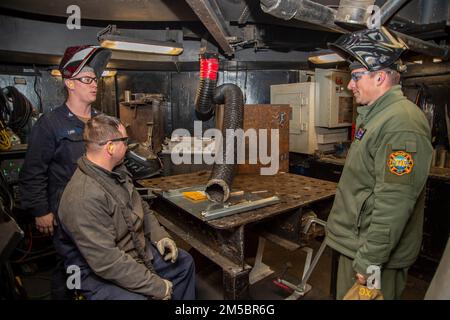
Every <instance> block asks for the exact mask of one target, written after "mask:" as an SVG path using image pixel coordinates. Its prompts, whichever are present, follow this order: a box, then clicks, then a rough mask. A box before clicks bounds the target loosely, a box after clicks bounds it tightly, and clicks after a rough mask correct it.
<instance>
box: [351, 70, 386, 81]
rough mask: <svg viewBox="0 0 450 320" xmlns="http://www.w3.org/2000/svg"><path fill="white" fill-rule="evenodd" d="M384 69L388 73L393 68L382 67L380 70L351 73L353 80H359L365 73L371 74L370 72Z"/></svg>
mask: <svg viewBox="0 0 450 320" xmlns="http://www.w3.org/2000/svg"><path fill="white" fill-rule="evenodd" d="M381 71H384V72H386V73H392V70H386V69H382V70H379V71H360V72H353V73H351V74H350V76H351V78H352V80H353V81H355V82H357V81H358V80H360V79H361V78H362V76H363V75H365V74H369V73H373V72H381Z"/></svg>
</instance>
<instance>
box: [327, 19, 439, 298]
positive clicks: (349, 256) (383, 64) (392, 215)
mask: <svg viewBox="0 0 450 320" xmlns="http://www.w3.org/2000/svg"><path fill="white" fill-rule="evenodd" d="M329 47H330V49H332V50H334V51H335V52H336V53H338V54H339V55H341V56H342V57H344V58H345V59H347V60H349V62H350V71H351V80H350V82H349V84H348V89H349V90H352V92H353V95H354V97H355V100H356V102H357V103H358V104H360V105H361V107H359V108H358V118H357V121H356V135H355V139H354V141H353V143H352V145H351V147H350V150H349V153H348V156H347V159H346V162H345V166H344V170H343V172H342V176H341V178H340V181H339V184H338V186H337V191H336V197H335V200H334V204H333V208H332V210H331V213H330V216H329V218H328V222H327V228H326V243H327V244H328V245H329V246H330V247H332V248H333V249H335V250H336V251H338V252H339V253H340V254H341V255H340V258H339V267H338V277H337V298H338V299H342V298H343V296H344V295H345V293H346V292H347V291H348V290H349V289H350V288H351V287H352V286H353V284H354V283H355V282H359V283H360V284H363V285H364V284H368V283H367V280H368V279H369V280H373V279H375V280H380V281H379V283H378V284H379V285H380V289H381V292H382V293H383V295H384V298H385V299H399V298H400V297H401V295H402V292H403V290H404V288H405V285H406V277H407V271H408V268H409V267H410V266H411V265H412V264H413V263H414V261H415V260H416V258H417V256H418V254H419V251H420V246H421V242H422V226H423V211H424V201H425V183H426V180H427V177H428V172H429V169H430V164H431V154H432V146H431V132H430V131H431V130H430V127H429V125H428V122H427V120H426V118H425V115H424V113H423V112H422V111H421V110H420V109H419V107H417V106H416V105H415V104H414V103H412V102H410V101H409V100H408V99H407V98H406V97H405V96H404V95H403V93H402V90H401V86H400V85H399V82H400V73H401V72H403V71H405V69H406V68H405V66H404V65H403V64H402V63H401V61H400V56H401V54H402V53H403V52H404V51H405V50H406V49H407V47H406V45H405V44H404V43H403V42H402V41H401V40H400V39H398V38H396V37H395V36H394V35H392V34H391V33H390V32H389V31H388V30H387V29H386V28H384V27H383V28H381V29H371V30H362V31H358V32H354V33H349V34H345V35H343V36H342V37H341V38H339V39H338V40H337V41H336V42H335V43H332V44H329ZM378 268H379V269H378ZM372 270H380V271H381V273H380V275H381V277H380V279H376V278H377V277H376V275H377V274H378V273H377V272H375V273H373V271H372ZM372 274H374V275H375V277H370V276H371V275H372ZM370 284H373V283H369V284H368V285H370ZM378 284H376V286H378Z"/></svg>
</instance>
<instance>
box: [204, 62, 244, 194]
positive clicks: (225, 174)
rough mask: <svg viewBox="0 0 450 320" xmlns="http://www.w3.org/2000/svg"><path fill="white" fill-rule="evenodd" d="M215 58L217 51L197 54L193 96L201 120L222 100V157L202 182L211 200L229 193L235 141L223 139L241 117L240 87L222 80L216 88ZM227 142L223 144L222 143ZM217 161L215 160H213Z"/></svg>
mask: <svg viewBox="0 0 450 320" xmlns="http://www.w3.org/2000/svg"><path fill="white" fill-rule="evenodd" d="M218 69H219V60H218V57H217V54H214V53H203V54H201V55H200V85H199V87H198V90H197V95H196V97H195V111H196V114H197V117H198V118H199V119H200V120H202V121H207V120H209V119H211V117H212V116H213V115H214V111H215V104H225V110H224V115H223V126H222V137H223V143H222V145H223V152H222V159H220V160H222V161H216V163H215V164H214V167H213V170H212V172H211V176H210V177H209V181H208V183H207V184H206V195H207V196H208V199H209V200H211V201H215V202H225V201H227V200H228V198H229V197H230V190H231V185H232V182H233V178H234V171H235V167H236V164H237V154H236V142H235V140H234V139H233V141H230V142H228V141H227V140H226V130H227V129H232V130H236V129H241V128H242V126H243V118H244V99H243V94H242V91H241V89H240V88H239V87H238V86H236V85H234V84H224V85H221V86H220V87H218V88H217V89H216V84H217V72H218ZM227 143H228V144H229V145H226V144H227ZM227 150H230V151H231V150H232V152H233V155H234V159H233V162H232V163H229V164H227V163H226V159H227V153H228V152H227ZM217 162H219V163H217Z"/></svg>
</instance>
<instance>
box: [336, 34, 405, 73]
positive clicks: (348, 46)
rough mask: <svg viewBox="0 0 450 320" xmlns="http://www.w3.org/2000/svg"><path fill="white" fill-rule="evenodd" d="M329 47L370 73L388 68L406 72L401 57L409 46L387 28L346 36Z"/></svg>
mask: <svg viewBox="0 0 450 320" xmlns="http://www.w3.org/2000/svg"><path fill="white" fill-rule="evenodd" d="M328 47H329V48H330V49H331V50H333V51H335V52H336V53H337V54H338V55H340V56H341V57H343V58H344V59H346V60H348V61H349V62H351V63H352V65H354V66H362V67H364V68H366V69H367V70H369V71H379V70H382V69H386V68H389V69H393V70H395V71H398V72H404V71H405V70H406V66H405V65H403V63H402V62H401V60H400V56H401V55H402V53H403V52H405V51H406V50H407V49H408V46H407V45H406V44H405V43H404V42H403V41H402V40H401V39H399V38H398V37H396V36H395V35H393V34H392V33H391V32H390V31H389V30H388V29H387V28H385V27H381V29H365V30H360V31H357V32H352V33H347V34H344V35H343V36H341V37H340V38H339V39H337V40H336V42H334V43H328Z"/></svg>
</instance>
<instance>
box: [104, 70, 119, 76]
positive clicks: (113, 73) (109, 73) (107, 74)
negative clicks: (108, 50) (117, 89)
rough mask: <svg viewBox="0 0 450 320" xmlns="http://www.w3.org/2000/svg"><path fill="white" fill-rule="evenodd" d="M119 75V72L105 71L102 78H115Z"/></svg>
mask: <svg viewBox="0 0 450 320" xmlns="http://www.w3.org/2000/svg"><path fill="white" fill-rule="evenodd" d="M116 74H117V70H104V71H103V72H102V77H114V76H115V75H116Z"/></svg>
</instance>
